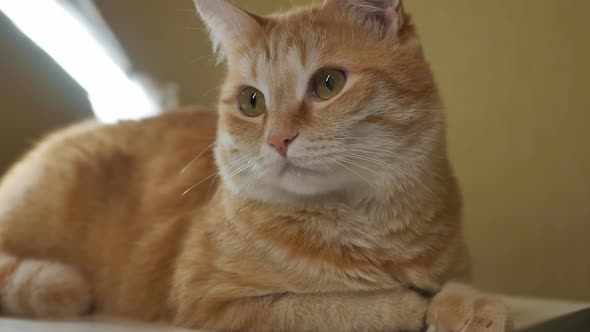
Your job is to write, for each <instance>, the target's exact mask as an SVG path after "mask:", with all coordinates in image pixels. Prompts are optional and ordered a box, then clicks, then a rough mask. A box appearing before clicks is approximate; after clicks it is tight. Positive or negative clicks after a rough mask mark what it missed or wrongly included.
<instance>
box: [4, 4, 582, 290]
mask: <svg viewBox="0 0 590 332" xmlns="http://www.w3.org/2000/svg"><path fill="white" fill-rule="evenodd" d="M96 2H97V3H98V5H99V7H100V9H101V10H102V12H103V13H104V14H105V16H106V18H107V21H108V22H109V23H111V25H112V26H113V27H114V29H115V31H116V33H117V35H118V36H119V38H120V39H121V41H122V42H123V44H124V45H125V47H127V48H128V50H129V54H130V55H131V57H132V59H133V60H134V62H135V63H136V64H137V66H138V68H139V69H141V70H143V71H146V72H148V73H150V74H152V75H154V76H155V77H156V78H157V79H159V80H161V81H174V82H177V83H178V84H179V86H180V94H181V99H182V101H183V102H184V103H204V104H209V105H212V104H213V103H214V101H215V99H216V90H215V87H216V86H217V84H218V82H219V81H220V78H221V73H222V68H219V67H218V68H214V60H213V59H212V57H211V56H210V48H209V43H208V41H207V39H206V38H207V36H206V33H205V32H204V31H202V30H199V29H193V28H199V27H200V23H199V20H198V19H197V18H196V16H194V13H193V6H192V2H191V0H168V1H150V2H149V6H148V5H146V3H145V1H144V0H125V1H120V0H98V1H96ZM236 2H237V3H238V4H240V5H243V6H245V7H246V8H248V9H250V10H252V11H254V12H257V13H260V14H264V13H268V12H271V11H274V10H276V9H280V8H283V9H285V8H289V7H290V5H289V3H291V2H293V3H308V2H310V1H306V0H240V1H236ZM316 2H319V1H316ZM405 3H406V6H407V7H408V10H409V11H410V12H411V13H412V14H413V17H414V19H415V21H416V23H417V25H418V29H419V32H420V34H421V36H422V40H423V42H424V45H425V48H426V53H427V56H428V58H429V59H430V60H431V62H432V65H433V67H434V70H435V72H436V74H437V77H438V81H439V83H440V86H441V89H442V91H443V94H444V96H445V99H446V105H447V108H448V114H449V126H450V130H449V135H450V145H451V147H450V149H451V159H452V161H453V163H454V165H455V167H456V170H457V173H458V176H459V178H460V180H461V183H462V185H463V189H464V193H465V202H466V211H465V215H466V233H467V237H468V241H469V244H470V247H471V248H472V254H473V260H474V267H475V276H476V282H477V284H479V285H481V286H483V287H485V288H488V289H492V290H497V291H503V292H509V293H517V294H526V295H536V296H549V297H558V298H571V299H585V300H590V246H589V245H587V244H586V243H588V242H589V241H590V147H589V145H590V131H589V130H588V127H590V83H589V81H590V61H589V60H588V59H590V20H589V19H588V15H589V13H590V1H586V0H564V1H555V0H552V1H550V0H518V1H515V0H496V1H474V0H447V1H433V0H406V1H405ZM0 23H2V22H1V20H0ZM3 33H4V35H3ZM5 33H6V30H5V29H4V28H3V29H2V31H0V37H3V38H0V42H3V44H0V47H2V49H3V51H2V52H3V55H4V52H5V51H4V50H5V49H6V48H5V47H10V48H11V49H13V48H16V49H14V50H13V51H12V52H13V54H12V55H11V56H10V57H4V56H2V58H0V69H3V70H4V69H6V70H11V73H12V74H11V76H10V78H9V79H8V78H6V76H1V75H0V85H2V86H10V87H12V88H11V89H10V90H9V91H11V92H10V93H4V91H6V90H4V89H2V91H1V92H0V93H2V94H1V95H0V96H2V99H0V107H2V109H1V110H0V169H1V168H2V162H1V160H2V156H4V158H5V159H8V158H13V156H14V151H19V150H22V149H23V146H25V145H26V144H28V143H27V142H28V141H29V140H30V139H31V138H32V137H34V136H36V135H38V133H39V132H40V131H41V129H42V128H44V127H46V126H47V124H48V123H49V124H50V126H55V124H56V123H62V122H68V121H73V120H75V119H77V118H79V117H80V116H81V115H83V114H85V113H84V112H88V109H87V104H86V103H85V102H84V101H83V99H82V100H81V99H80V95H81V92H80V91H78V90H76V91H75V92H74V93H71V95H72V96H70V95H68V94H67V93H66V92H67V91H69V90H75V87H71V83H68V82H65V80H63V79H59V80H57V81H56V80H55V79H54V77H57V76H59V75H62V74H59V73H54V72H52V71H50V70H46V69H43V68H45V67H42V68H38V69H35V70H34V71H33V72H31V69H30V68H31V66H34V65H37V66H38V65H39V61H41V60H40V58H39V57H33V58H31V57H28V56H27V55H29V54H30V51H29V50H28V48H26V47H23V46H22V45H20V44H22V43H16V42H14V40H8V39H7V38H8V37H7V36H6V35H5ZM9 37H10V36H9ZM33 68H37V67H33ZM41 69H43V70H41ZM54 71H55V70H54ZM19 73H24V74H25V75H24V76H22V75H21V76H19ZM35 73H37V74H38V75H37V76H40V77H41V78H44V79H43V80H41V81H39V77H35V75H33V74H35ZM56 75H57V76H56ZM59 77H61V76H59ZM49 78H51V79H49ZM62 81H63V82H62ZM13 82H18V84H16V85H15V84H14V83H13ZM58 83H59V84H61V86H62V88H61V90H60V89H58V90H59V91H60V93H61V94H59V96H61V97H59V98H56V97H55V94H56V93H54V92H51V91H52V90H51V89H57V88H56V87H53V88H51V86H55V85H56V84H58ZM48 87H50V90H51V91H50V92H51V93H49V92H47V89H48ZM40 91H43V92H40ZM64 91H65V92H64ZM32 96H33V97H32ZM47 101H49V102H47ZM59 101H62V102H63V104H64V105H61V104H59ZM5 105H10V107H9V108H7V107H5ZM73 105H77V106H78V107H79V108H80V110H81V111H80V113H79V114H75V113H72V111H71V110H72V107H73ZM64 114H65V115H64ZM14 121H16V123H17V124H18V126H17V128H15V126H14V125H11V124H12V123H14ZM4 165H5V163H4Z"/></svg>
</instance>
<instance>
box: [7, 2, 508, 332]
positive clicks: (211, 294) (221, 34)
mask: <svg viewBox="0 0 590 332" xmlns="http://www.w3.org/2000/svg"><path fill="white" fill-rule="evenodd" d="M196 5H197V8H198V11H199V12H200V14H201V16H202V18H203V20H204V22H205V23H206V24H207V26H208V27H209V29H210V30H211V34H212V37H213V40H214V44H215V46H216V48H218V49H219V51H220V52H221V56H220V59H222V60H225V61H226V62H227V78H226V81H225V84H224V85H223V89H222V92H221V97H220V104H219V109H218V110H217V112H215V113H213V112H209V111H205V110H200V109H192V110H188V109H187V110H184V111H178V112H171V113H167V114H164V115H162V116H159V117H156V118H152V119H147V120H144V121H138V122H122V123H119V124H116V125H100V124H96V123H92V122H88V123H84V124H79V125H76V126H73V127H70V128H67V129H65V130H63V131H60V132H57V133H55V134H52V135H50V136H49V137H47V138H46V139H45V140H44V141H43V142H42V143H41V144H39V145H38V146H37V147H36V148H35V149H34V150H33V151H31V152H30V153H29V154H28V155H27V156H26V157H25V158H24V159H23V160H22V161H21V162H19V163H18V164H17V165H16V166H14V167H13V168H12V169H11V171H9V172H8V174H7V175H6V176H5V177H4V179H3V181H2V183H1V184H0V250H1V254H0V312H2V313H3V314H5V315H24V316H32V317H63V316H75V315H81V314H85V313H89V312H91V310H93V311H94V312H97V313H102V314H112V315H124V316H128V317H132V318H137V319H143V320H152V321H155V320H157V321H166V322H172V323H174V324H176V325H178V326H184V327H192V328H204V329H210V330H222V331H241V330H244V331H419V330H421V329H424V328H428V329H429V331H438V332H444V331H459V330H460V331H506V330H508V329H509V327H510V323H509V319H508V317H507V313H506V310H505V308H504V307H503V306H502V305H501V304H500V303H498V302H496V301H495V300H493V299H492V298H490V297H488V296H486V295H483V294H481V293H479V292H477V291H476V290H474V289H472V288H470V287H469V286H465V285H462V284H458V283H455V282H451V281H453V280H460V279H462V278H465V277H467V276H468V270H469V264H468V259H467V253H466V249H465V246H464V242H463V239H462V234H461V195H460V191H459V189H458V187H457V183H456V180H455V178H454V176H453V174H452V170H451V167H450V165H449V162H448V159H447V151H446V139H445V135H446V134H445V116H444V112H443V110H442V104H441V100H440V97H439V94H438V92H437V88H436V85H435V82H434V79H433V76H432V73H431V71H430V69H429V66H428V64H427V63H426V61H425V59H424V56H423V54H422V49H421V46H420V43H419V41H418V38H417V36H416V33H415V30H414V27H413V25H412V23H411V20H410V17H409V16H408V15H407V14H406V13H405V12H404V10H403V6H402V4H401V2H400V1H399V0H327V1H325V3H323V4H322V5H319V6H312V7H309V8H301V9H296V10H293V11H291V12H288V13H283V14H280V15H274V16H270V17H259V16H256V15H253V14H250V13H247V12H245V11H243V10H241V9H238V8H236V7H235V6H233V5H231V4H230V3H228V2H226V1H223V0H196ZM215 137H216V138H215Z"/></svg>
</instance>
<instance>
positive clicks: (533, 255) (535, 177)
mask: <svg viewBox="0 0 590 332" xmlns="http://www.w3.org/2000/svg"><path fill="white" fill-rule="evenodd" d="M406 3H407V5H408V7H409V9H410V10H411V11H412V12H413V13H414V17H415V20H416V22H417V24H418V27H419V31H420V33H421V35H422V39H423V42H424V44H425V48H426V52H427V55H428V57H429V59H430V60H431V61H432V65H433V67H434V70H435V72H436V73H437V74H438V80H439V83H440V86H441V88H442V91H443V94H444V96H445V98H446V105H447V108H448V113H449V126H450V130H449V135H450V145H451V148H450V149H451V158H452V161H453V163H454V165H455V167H456V170H457V173H458V175H459V178H460V180H461V183H462V186H463V190H464V194H465V202H466V211H465V216H466V230H467V238H468V240H469V245H470V247H471V248H472V254H473V260H474V264H475V276H476V281H477V282H478V283H479V284H481V285H482V286H484V287H487V288H491V289H497V290H501V291H506V292H514V293H523V294H534V295H540V296H541V295H542V296H551V297H562V298H577V299H586V300H588V299H590V130H589V129H590V128H589V125H590V61H589V59H590V21H589V16H588V15H589V14H590V1H585V0H578V1H575V0H565V1H550V0H519V1H514V0H502V1H472V0H461V1H459V0H453V1H426V0H424V1H406Z"/></svg>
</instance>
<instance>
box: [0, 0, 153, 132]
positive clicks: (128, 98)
mask: <svg viewBox="0 0 590 332" xmlns="http://www.w3.org/2000/svg"><path fill="white" fill-rule="evenodd" d="M0 10H1V11H2V12H4V14H5V15H6V16H8V17H9V18H10V19H11V20H12V21H13V22H14V24H15V25H16V26H17V27H18V28H19V29H20V30H21V31H22V32H23V33H24V34H25V35H27V36H28V37H29V38H30V39H31V40H32V41H33V42H35V43H36V44H37V45H38V46H39V47H41V48H42V49H43V50H44V51H45V52H46V53H47V54H49V56H51V57H52V58H53V59H54V60H55V61H56V62H57V63H58V64H59V65H60V66H61V67H62V68H63V69H64V70H65V71H66V72H67V73H68V74H69V75H70V76H72V77H73V78H74V80H76V81H77V82H78V83H79V84H80V85H81V86H82V87H83V88H84V89H85V90H86V92H87V93H88V98H89V100H90V103H91V105H92V107H93V110H94V113H95V115H96V117H97V118H98V119H99V120H100V121H104V122H116V121H118V120H123V119H139V118H144V117H147V116H152V115H156V114H158V113H159V111H160V106H159V105H158V102H156V100H154V98H153V97H151V96H150V94H149V93H148V92H147V91H146V89H144V88H143V86H142V85H141V84H139V83H138V82H135V81H133V80H132V79H130V78H129V77H128V76H127V75H126V73H125V72H124V71H123V69H122V68H121V67H120V66H119V65H118V64H117V63H116V62H115V61H114V60H113V59H112V58H111V57H110V56H109V54H108V51H107V50H106V49H105V48H104V47H103V46H102V45H101V44H100V43H99V42H98V41H97V39H96V38H95V37H94V36H93V35H92V33H91V32H90V31H91V30H90V29H89V27H88V26H87V25H86V24H85V23H84V22H83V21H82V20H80V19H79V18H78V17H77V16H76V15H75V14H73V13H72V11H71V10H70V9H69V7H68V6H67V4H63V3H60V2H59V1H56V0H0Z"/></svg>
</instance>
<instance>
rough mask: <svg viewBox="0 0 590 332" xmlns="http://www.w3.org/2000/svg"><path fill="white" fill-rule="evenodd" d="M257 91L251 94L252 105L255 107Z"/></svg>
mask: <svg viewBox="0 0 590 332" xmlns="http://www.w3.org/2000/svg"><path fill="white" fill-rule="evenodd" d="M256 104H257V101H256V93H253V94H252V96H250V106H252V108H253V109H256Z"/></svg>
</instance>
